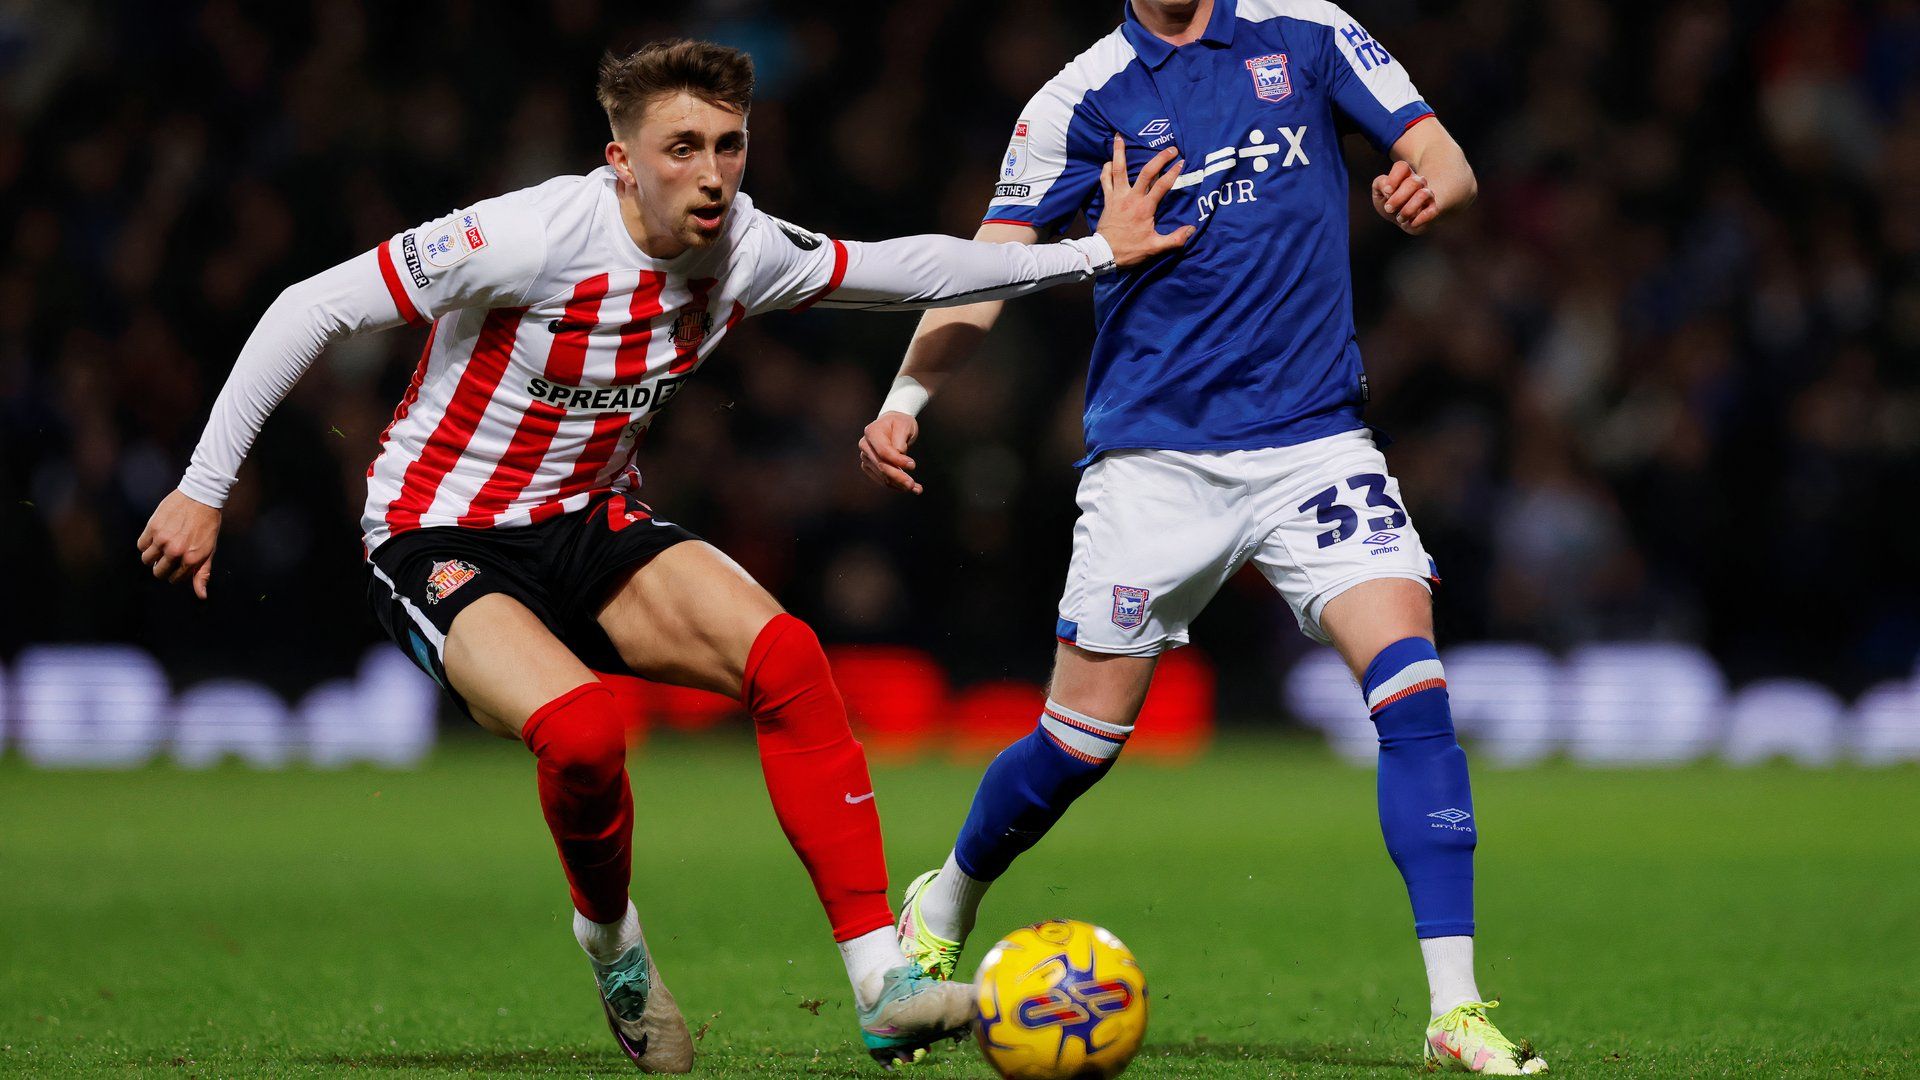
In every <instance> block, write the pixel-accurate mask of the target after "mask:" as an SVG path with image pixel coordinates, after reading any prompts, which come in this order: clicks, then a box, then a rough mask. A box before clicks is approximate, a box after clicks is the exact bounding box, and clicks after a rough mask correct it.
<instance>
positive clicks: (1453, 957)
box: [1420, 934, 1485, 1016]
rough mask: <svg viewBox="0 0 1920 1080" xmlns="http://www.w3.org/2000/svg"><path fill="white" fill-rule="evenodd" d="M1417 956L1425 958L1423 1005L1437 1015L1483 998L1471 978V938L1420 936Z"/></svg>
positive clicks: (1461, 936) (1462, 936)
mask: <svg viewBox="0 0 1920 1080" xmlns="http://www.w3.org/2000/svg"><path fill="white" fill-rule="evenodd" d="M1420 956H1421V958H1422V959H1424V960H1425V961H1426V962H1427V1005H1428V1007H1430V1008H1431V1009H1432V1010H1433V1015H1435V1016H1439V1015H1440V1014H1441V1013H1444V1012H1446V1011H1447V1010H1448V1009H1451V1008H1453V1007H1455V1006H1457V1005H1460V1004H1462V1003H1464V1002H1468V1001H1483V1000H1485V999H1484V998H1482V997H1481V996H1480V988H1479V987H1478V986H1476V985H1474V981H1473V939H1472V938H1470V937H1468V936H1466V935H1464V934H1462V935H1459V936H1457V937H1430V938H1421V939H1420Z"/></svg>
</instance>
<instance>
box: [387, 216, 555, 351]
mask: <svg viewBox="0 0 1920 1080" xmlns="http://www.w3.org/2000/svg"><path fill="white" fill-rule="evenodd" d="M375 253H376V254H377V255H378V257H379V259H380V275H381V277H382V279H383V280H384V281H385V282H386V285H387V290H388V291H389V292H390V293H391V294H392V296H393V304H394V307H396V308H398V309H399V310H400V314H401V316H402V317H404V318H405V319H406V320H407V321H408V322H413V323H430V322H432V321H433V320H435V319H437V318H439V317H440V316H442V315H444V314H446V313H447V312H449V311H453V310H456V309H458V308H473V307H487V308H495V307H518V306H519V305H520V304H522V303H524V302H525V301H526V299H527V296H526V294H527V292H528V291H529V290H530V289H532V288H533V286H534V283H535V282H536V281H537V280H538V279H539V277H540V272H541V271H542V270H543V269H545V267H546V261H547V237H546V226H545V223H544V220H543V219H542V217H541V215H540V213H539V210H538V208H537V207H535V206H534V205H533V201H532V196H531V194H530V193H529V192H527V191H516V192H513V193H511V194H507V195H500V196H497V197H495V198H491V199H482V200H481V201H479V202H477V203H474V204H473V205H472V206H470V207H468V208H466V209H464V210H455V211H454V212H453V213H451V214H449V215H447V216H446V217H443V218H440V219H439V220H437V221H429V222H427V223H426V224H425V225H421V226H419V227H418V228H414V229H408V230H406V231H404V232H400V233H396V234H394V236H393V237H392V238H391V239H389V240H388V241H387V242H386V243H384V244H382V245H380V247H378V248H376V249H375Z"/></svg>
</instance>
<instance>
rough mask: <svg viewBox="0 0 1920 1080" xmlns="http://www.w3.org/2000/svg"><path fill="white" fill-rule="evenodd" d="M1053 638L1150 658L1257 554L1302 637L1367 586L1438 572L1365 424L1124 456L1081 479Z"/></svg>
mask: <svg viewBox="0 0 1920 1080" xmlns="http://www.w3.org/2000/svg"><path fill="white" fill-rule="evenodd" d="M1079 501H1080V520H1079V521H1078V522H1077V523H1076V524H1075V525H1074V528H1073V562H1072V565H1071V566H1070V567H1069V568H1068V571H1067V588H1066V593H1065V594H1064V595H1063V596H1061V598H1060V622H1059V624H1058V626H1057V627H1056V634H1057V636H1058V637H1059V639H1060V640H1061V641H1063V642H1065V643H1067V644H1069V645H1075V646H1078V647H1080V648H1082V649H1086V650H1088V651H1090V652H1097V653H1113V654H1118V655H1122V656H1155V655H1158V654H1159V653H1160V652H1162V651H1163V650H1166V649H1169V648H1173V647H1175V646H1179V645H1185V644H1186V643H1187V640H1188V639H1187V627H1188V626H1189V625H1190V624H1191V623H1192V622H1193V620H1194V618H1195V617H1196V616H1198V615H1199V614H1200V609H1202V608H1204V607H1206V606H1207V601H1209V600H1211V599H1213V594H1214V593H1215V592H1217V591H1219V588H1220V586H1221V584H1222V583H1223V582H1225V581H1226V580H1227V579H1228V578H1229V577H1231V576H1233V574H1234V572H1235V571H1237V570H1239V569H1240V567H1241V565H1242V564H1244V563H1245V562H1246V561H1247V560H1249V559H1251V560H1253V563H1254V565H1255V566H1257V567H1259V568H1260V572H1261V573H1262V574H1264V575H1266V578H1267V580H1268V581H1270V582H1272V583H1273V587H1274V588H1275V589H1277V590H1279V592H1280V595H1281V596H1283V597H1285V598H1286V601H1287V605H1288V606H1289V607H1291V608H1292V609H1293V614H1294V617H1295V618H1296V619H1298V620H1299V622H1300V629H1301V631H1302V632H1303V633H1305V634H1306V635H1307V636H1308V637H1310V638H1312V639H1313V640H1315V641H1318V642H1322V643H1326V642H1327V635H1326V633H1325V631H1323V630H1322V629H1321V628H1320V613H1321V611H1322V610H1324V609H1325V607H1326V604H1327V601H1329V600H1332V599H1333V598H1334V597H1336V596H1339V595H1340V594H1341V593H1343V592H1345V591H1346V590H1348V589H1350V588H1352V587H1353V586H1355V585H1358V584H1359V583H1361V582H1363V581H1372V580H1374V579H1376V578H1408V579H1410V580H1413V581H1418V582H1421V583H1423V584H1425V585H1426V586H1427V587H1428V588H1429V589H1431V588H1432V585H1433V583H1434V582H1436V581H1438V580H1439V579H1438V576H1437V574H1436V572H1435V570H1434V565H1433V561H1432V560H1431V559H1429V558H1428V557H1427V550H1426V548H1425V547H1423V546H1421V543H1420V534H1419V533H1417V532H1415V531H1414V529H1413V523H1412V522H1411V521H1409V520H1408V519H1407V512H1406V510H1405V509H1404V507H1403V504H1402V503H1401V501H1400V485H1399V483H1398V482H1397V481H1395V480H1394V478H1393V476H1392V475H1391V474H1390V473H1388V472H1387V461H1386V458H1384V457H1382V456H1381V454H1380V450H1379V448H1378V447H1377V446H1375V445H1374V441H1373V433H1372V432H1371V431H1369V430H1367V429H1365V428H1362V429H1360V430H1357V431H1349V432H1344V433H1342V434H1339V435H1331V436H1328V437H1326V438H1324V439H1315V440H1314V441H1312V442H1307V443H1301V444H1299V445H1297V446H1281V447H1275V448H1273V449H1269V450H1232V451H1225V452H1217V453H1216V452H1188V451H1182V450H1122V451H1116V452H1114V453H1109V454H1104V455H1102V456H1101V457H1100V459H1099V460H1098V461H1095V462H1094V463H1093V464H1092V465H1089V466H1087V469H1086V471H1085V472H1084V473H1082V474H1081V477H1080V495H1079Z"/></svg>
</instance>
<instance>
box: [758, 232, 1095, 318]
mask: <svg viewBox="0 0 1920 1080" xmlns="http://www.w3.org/2000/svg"><path fill="white" fill-rule="evenodd" d="M760 216H761V218H762V219H763V220H762V221H761V222H760V223H759V226H760V227H757V228H756V233H757V234H758V235H757V236H756V237H755V242H756V246H757V249H758V255H759V262H758V263H757V264H756V269H755V274H754V283H753V290H752V291H753V302H752V304H750V305H749V311H750V312H751V313H753V314H759V313H761V312H764V311H774V310H779V309H783V308H784V309H790V310H793V311H804V310H806V309H807V308H809V307H811V306H813V305H814V304H816V303H817V304H821V305H823V306H825V307H830V308H863V309H867V310H875V311H911V310H915V309H919V308H930V307H953V306H957V305H961V304H977V303H980V302H982V301H986V300H1004V299H1007V298H1009V297H1014V296H1020V295H1023V294H1025V293H1030V292H1037V291H1039V290H1041V289H1047V288H1052V287H1053V286H1055V285H1062V284H1066V283H1067V282H1073V281H1085V280H1087V279H1088V278H1091V277H1093V276H1094V275H1096V274H1100V273H1104V272H1106V271H1108V270H1111V269H1112V268H1113V249H1112V248H1110V247H1108V246H1107V241H1106V238H1105V237H1102V236H1097V235H1096V236H1089V237H1086V238H1084V239H1075V240H1062V241H1059V242H1058V243H1052V244H1017V243H1009V244H995V243H987V242H984V241H978V240H962V239H960V238H959V237H955V236H937V235H927V236H903V237H899V238H897V239H893V240H881V241H878V242H876V243H855V242H843V241H839V240H833V239H830V238H828V237H826V236H823V235H821V234H820V233H816V232H811V231H808V230H806V229H802V228H800V227H798V226H796V225H791V224H788V223H787V222H784V221H781V220H780V219H779V218H775V217H773V216H771V215H767V214H762V215H760Z"/></svg>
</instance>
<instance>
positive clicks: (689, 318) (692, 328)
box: [673, 311, 713, 349]
mask: <svg viewBox="0 0 1920 1080" xmlns="http://www.w3.org/2000/svg"><path fill="white" fill-rule="evenodd" d="M712 329H713V312H711V311H683V312H681V313H680V317H679V318H677V319H675V320H673V344H674V347H675V348H679V349H691V348H694V347H696V346H698V345H699V344H700V343H701V342H703V341H705V340H707V332H708V331H709V330H712Z"/></svg>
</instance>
